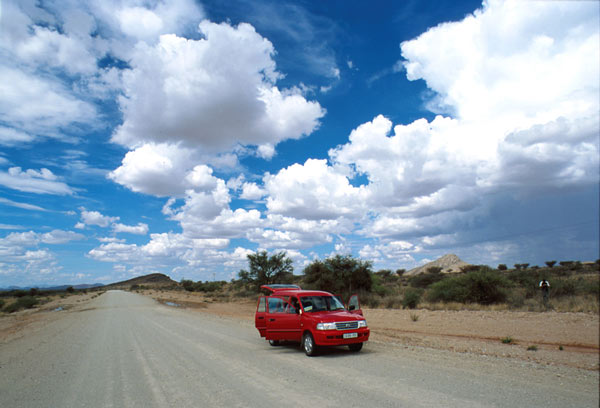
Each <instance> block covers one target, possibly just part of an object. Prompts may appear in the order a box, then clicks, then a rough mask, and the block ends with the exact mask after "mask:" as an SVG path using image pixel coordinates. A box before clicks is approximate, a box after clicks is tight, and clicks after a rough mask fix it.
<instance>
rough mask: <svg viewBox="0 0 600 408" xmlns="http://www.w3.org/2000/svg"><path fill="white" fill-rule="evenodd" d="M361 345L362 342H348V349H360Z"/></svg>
mask: <svg viewBox="0 0 600 408" xmlns="http://www.w3.org/2000/svg"><path fill="white" fill-rule="evenodd" d="M362 346H363V344H362V343H354V344H348V348H349V349H350V351H360V350H361V349H362Z"/></svg>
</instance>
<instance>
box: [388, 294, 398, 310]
mask: <svg viewBox="0 0 600 408" xmlns="http://www.w3.org/2000/svg"><path fill="white" fill-rule="evenodd" d="M384 305H385V307H386V309H399V308H400V306H402V297H400V296H398V295H396V296H387V297H386V298H385V301H384Z"/></svg>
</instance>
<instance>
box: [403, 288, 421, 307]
mask: <svg viewBox="0 0 600 408" xmlns="http://www.w3.org/2000/svg"><path fill="white" fill-rule="evenodd" d="M422 294H423V291H422V290H420V289H411V288H409V289H407V290H406V292H404V299H402V308H403V309H406V308H409V309H414V308H416V307H417V305H418V304H419V303H420V302H421V295H422Z"/></svg>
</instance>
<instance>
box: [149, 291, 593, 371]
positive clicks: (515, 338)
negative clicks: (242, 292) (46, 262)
mask: <svg viewBox="0 0 600 408" xmlns="http://www.w3.org/2000/svg"><path fill="white" fill-rule="evenodd" d="M143 294H145V295H146V296H151V297H153V298H154V299H156V300H158V301H160V302H161V303H165V302H171V303H173V304H177V305H180V306H181V307H186V308H193V309H197V310H198V311H200V312H202V313H210V314H213V315H217V316H221V317H227V318H233V319H238V320H242V321H246V322H247V323H249V324H250V323H251V324H253V323H254V311H255V308H256V303H255V302H253V301H237V302H232V303H224V302H215V301H212V300H211V299H210V298H206V297H204V296H202V295H200V294H198V293H192V292H165V291H163V292H154V291H146V292H144V293H143ZM363 312H364V315H365V317H366V319H367V322H368V324H369V327H370V328H371V339H370V341H374V342H379V343H386V344H390V345H391V344H395V345H398V346H404V347H420V348H431V349H438V350H449V351H453V352H458V353H472V354H479V355H487V356H495V357H504V358H511V359H520V360H525V361H530V362H535V363H539V364H547V365H560V366H569V367H576V368H583V369H586V370H596V371H598V370H600V347H599V346H600V345H599V340H600V323H599V319H598V315H596V314H589V313H557V312H545V313H536V312H505V311H502V312H501V311H468V310H464V311H443V310H436V311H430V310H422V309H419V310H399V309H363ZM508 338H510V339H511V342H510V343H503V342H502V340H503V339H508ZM505 341H507V340H505ZM561 348H562V349H561ZM528 349H529V350H528Z"/></svg>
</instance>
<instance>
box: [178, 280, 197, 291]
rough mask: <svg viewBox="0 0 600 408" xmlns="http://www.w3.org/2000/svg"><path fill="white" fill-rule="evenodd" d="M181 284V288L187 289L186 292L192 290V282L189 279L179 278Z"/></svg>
mask: <svg viewBox="0 0 600 408" xmlns="http://www.w3.org/2000/svg"><path fill="white" fill-rule="evenodd" d="M181 286H183V288H184V289H185V290H187V291H188V292H193V291H194V282H193V281H191V280H186V279H182V280H181Z"/></svg>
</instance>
